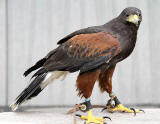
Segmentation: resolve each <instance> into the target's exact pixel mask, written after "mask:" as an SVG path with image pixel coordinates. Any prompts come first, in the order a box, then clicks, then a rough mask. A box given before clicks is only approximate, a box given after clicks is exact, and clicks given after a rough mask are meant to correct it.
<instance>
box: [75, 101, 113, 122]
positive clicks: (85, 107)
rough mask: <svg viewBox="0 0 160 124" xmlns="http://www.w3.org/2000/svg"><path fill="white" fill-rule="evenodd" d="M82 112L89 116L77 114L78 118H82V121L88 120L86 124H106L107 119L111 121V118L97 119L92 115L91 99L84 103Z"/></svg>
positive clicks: (81, 108)
mask: <svg viewBox="0 0 160 124" xmlns="http://www.w3.org/2000/svg"><path fill="white" fill-rule="evenodd" d="M80 110H81V111H82V112H87V113H88V115H87V116H83V115H79V114H76V116H78V117H80V118H81V119H82V120H86V124H90V123H95V124H106V123H105V118H108V119H110V118H109V117H102V118H101V117H95V116H93V114H92V105H91V102H90V98H89V99H86V100H85V102H84V103H81V104H80Z"/></svg>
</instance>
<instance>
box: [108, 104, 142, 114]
mask: <svg viewBox="0 0 160 124" xmlns="http://www.w3.org/2000/svg"><path fill="white" fill-rule="evenodd" d="M109 111H111V112H115V111H118V112H127V113H134V111H133V110H132V109H130V108H127V107H125V106H124V105H122V104H119V105H117V106H116V107H115V108H109ZM135 112H136V113H140V111H139V110H138V109H135Z"/></svg>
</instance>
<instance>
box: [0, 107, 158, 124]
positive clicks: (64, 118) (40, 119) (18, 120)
mask: <svg viewBox="0 0 160 124" xmlns="http://www.w3.org/2000/svg"><path fill="white" fill-rule="evenodd" d="M69 109H70V108H52V109H51V108H48V109H29V110H25V112H2V113H0V124H73V115H67V114H66V113H67V111H68V110H69ZM144 110H145V112H146V113H145V114H144V113H140V114H137V116H134V115H133V114H127V113H113V114H112V113H108V112H100V111H101V109H94V110H93V114H94V115H95V116H99V117H102V116H106V115H107V116H109V117H111V119H112V121H110V120H107V121H106V122H107V124H160V109H156V108H154V109H144ZM78 113H80V112H78ZM77 124H84V121H83V120H80V119H79V118H77Z"/></svg>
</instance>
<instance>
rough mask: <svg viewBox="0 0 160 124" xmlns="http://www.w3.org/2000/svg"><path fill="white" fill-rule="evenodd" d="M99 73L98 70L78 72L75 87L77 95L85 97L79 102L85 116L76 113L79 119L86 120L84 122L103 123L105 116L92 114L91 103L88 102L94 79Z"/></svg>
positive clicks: (87, 123)
mask: <svg viewBox="0 0 160 124" xmlns="http://www.w3.org/2000/svg"><path fill="white" fill-rule="evenodd" d="M99 74H100V70H92V71H88V72H85V73H82V74H79V76H78V78H77V89H78V91H79V95H80V96H83V97H84V98H85V102H84V103H81V104H80V110H81V111H83V112H87V113H88V115H87V116H82V115H77V116H79V117H80V118H81V119H83V120H86V124H89V123H96V124H104V123H105V122H104V121H105V118H107V117H102V118H97V117H95V116H93V115H92V105H91V102H90V96H91V94H92V90H93V87H94V84H95V82H96V80H97V79H98V77H99Z"/></svg>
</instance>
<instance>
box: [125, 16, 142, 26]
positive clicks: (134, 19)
mask: <svg viewBox="0 0 160 124" xmlns="http://www.w3.org/2000/svg"><path fill="white" fill-rule="evenodd" d="M139 20H140V18H139V16H138V15H136V14H135V15H130V16H129V17H128V18H127V21H128V22H131V23H134V24H135V25H136V26H138V22H139Z"/></svg>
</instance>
